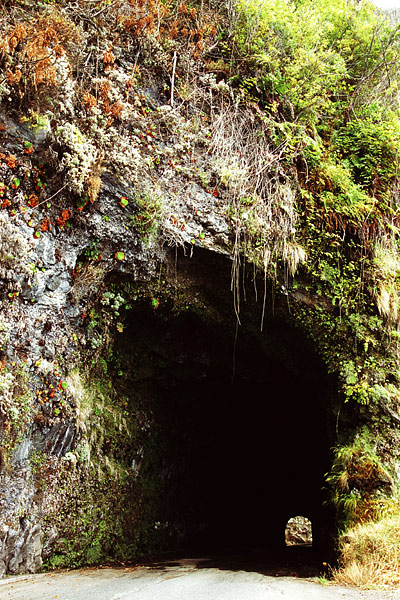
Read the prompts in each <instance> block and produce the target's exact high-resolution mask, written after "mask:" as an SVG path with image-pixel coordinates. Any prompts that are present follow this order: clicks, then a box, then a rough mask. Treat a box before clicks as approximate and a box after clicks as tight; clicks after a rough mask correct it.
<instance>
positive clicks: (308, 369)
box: [113, 252, 337, 552]
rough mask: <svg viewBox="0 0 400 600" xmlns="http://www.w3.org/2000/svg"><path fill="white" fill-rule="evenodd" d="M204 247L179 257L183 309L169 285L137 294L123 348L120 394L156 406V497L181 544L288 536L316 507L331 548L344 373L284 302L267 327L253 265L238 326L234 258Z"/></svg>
mask: <svg viewBox="0 0 400 600" xmlns="http://www.w3.org/2000/svg"><path fill="white" fill-rule="evenodd" d="M198 254H199V256H198V257H197V258H196V257H192V258H189V257H183V256H182V257H180V258H179V259H178V260H177V262H176V263H175V264H174V267H173V268H174V275H175V277H176V281H179V282H180V283H179V284H178V288H179V286H181V287H183V286H184V288H185V293H186V300H187V302H186V303H185V302H183V304H182V305H181V308H180V310H176V309H175V308H174V305H173V303H171V302H170V301H169V300H167V301H165V302H163V301H162V299H161V300H160V301H159V297H162V288H160V293H159V296H158V297H157V298H156V301H154V298H153V299H152V301H151V302H150V301H149V300H148V299H147V300H144V301H137V302H136V303H135V305H134V306H133V309H132V310H131V311H129V315H128V318H127V322H126V326H125V328H124V331H123V333H121V334H120V335H119V336H118V337H117V338H116V341H115V346H114V348H113V353H114V357H116V359H117V362H118V369H119V373H120V374H121V375H120V377H117V378H116V388H117V391H118V395H120V396H124V397H126V399H127V406H128V411H133V412H135V411H138V410H139V411H142V413H143V414H146V415H147V417H146V424H145V426H144V429H145V431H143V432H142V435H141V443H140V449H139V451H138V452H137V453H136V456H135V458H134V468H135V469H137V485H138V486H139V487H140V489H141V493H142V494H143V497H142V502H144V503H145V504H146V505H147V507H148V510H149V514H150V513H151V515H152V518H153V520H154V522H155V527H156V528H158V529H159V530H160V531H161V532H162V537H163V544H165V545H164V547H165V548H167V549H170V550H187V551H191V550H197V549H198V550H202V551H203V550H206V551H207V550H212V549H221V548H230V549H232V548H241V547H250V546H252V547H264V548H266V549H267V548H268V549H270V548H276V549H278V548H281V547H282V546H284V544H285V541H284V532H285V526H286V523H287V521H288V519H289V518H290V517H292V516H293V515H296V514H303V515H305V516H306V517H308V518H309V519H310V520H311V522H312V524H313V539H314V547H315V548H317V549H318V548H321V551H323V552H326V551H327V550H329V549H332V548H329V546H331V544H332V539H333V537H334V535H335V521H334V515H333V513H332V511H331V510H330V509H329V508H327V507H326V506H325V500H326V497H325V495H324V494H325V493H324V491H323V487H324V474H325V473H326V472H327V471H328V470H329V466H330V464H329V461H330V458H331V457H330V448H331V446H332V445H333V443H334V435H335V425H336V424H335V422H334V418H335V416H336V414H335V402H336V401H337V400H336V396H335V385H334V381H333V380H332V379H331V378H330V377H329V376H328V375H327V373H326V371H325V369H324V367H323V365H322V363H321V361H320V359H319V357H318V356H317V355H316V353H315V351H314V350H313V348H312V346H311V344H310V342H309V341H308V340H307V339H306V337H305V336H304V335H303V334H302V333H301V332H300V331H299V330H298V329H296V328H294V327H293V325H292V324H291V323H290V320H289V319H288V318H287V307H286V306H285V303H284V302H283V303H282V304H281V305H279V303H278V304H277V303H276V305H275V309H274V311H273V310H272V306H269V308H268V310H267V312H266V314H265V318H264V323H263V328H262V330H261V327H260V319H261V310H262V300H261V301H260V300H259V301H258V302H256V301H255V297H254V290H252V289H251V286H253V285H254V282H253V281H252V277H251V276H250V277H249V289H248V290H247V301H246V302H242V303H241V309H240V321H241V324H240V326H237V319H236V315H235V310H234V306H233V298H232V293H231V292H230V285H229V284H230V272H231V271H230V269H231V263H230V261H229V260H227V259H225V258H223V257H215V256H211V257H210V256H209V254H210V253H203V252H200V253H198ZM210 261H211V262H212V263H213V261H214V264H211V265H210V264H209V262H210ZM267 304H268V305H270V304H271V303H270V302H269V301H268V299H267ZM285 313H286V314H285Z"/></svg>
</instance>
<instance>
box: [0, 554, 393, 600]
mask: <svg viewBox="0 0 400 600" xmlns="http://www.w3.org/2000/svg"><path fill="white" fill-rule="evenodd" d="M208 564H210V561H209V560H207V559H193V560H191V559H184V560H179V561H174V562H170V563H167V562H164V563H162V562H161V563H157V564H153V565H151V564H150V565H143V566H137V567H120V568H110V567H106V568H96V569H79V570H76V571H64V572H57V573H47V574H40V575H31V576H28V577H25V578H18V577H16V578H11V579H6V580H1V581H0V599H1V600H53V599H55V598H59V599H60V600H314V599H315V600H389V599H390V600H398V599H399V598H400V590H397V591H392V592H389V591H362V590H356V589H349V588H343V587H338V586H324V585H321V584H320V583H317V582H316V581H309V580H307V579H304V578H295V577H285V576H283V577H273V576H271V575H265V574H262V573H259V572H252V571H247V570H245V571H244V570H230V569H228V568H226V567H223V568H217V567H209V566H207V565H208Z"/></svg>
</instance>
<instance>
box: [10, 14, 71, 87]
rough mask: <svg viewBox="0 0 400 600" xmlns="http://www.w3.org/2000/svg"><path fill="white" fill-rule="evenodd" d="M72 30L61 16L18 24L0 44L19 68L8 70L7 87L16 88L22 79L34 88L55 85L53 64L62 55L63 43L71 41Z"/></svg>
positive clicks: (63, 50)
mask: <svg viewBox="0 0 400 600" xmlns="http://www.w3.org/2000/svg"><path fill="white" fill-rule="evenodd" d="M74 37H75V41H76V37H77V35H76V32H75V30H74V27H73V26H72V25H71V24H69V23H68V22H67V21H65V20H64V19H62V18H61V17H56V16H53V17H46V19H45V18H44V17H43V18H42V19H38V20H37V21H36V22H32V23H18V24H17V25H16V26H15V27H14V28H13V29H12V30H11V31H9V32H8V33H6V35H5V37H4V40H3V42H2V43H1V44H0V46H1V49H2V50H3V52H4V53H5V54H8V55H9V56H13V62H14V61H20V62H21V64H22V65H23V66H22V67H19V68H17V67H16V68H15V69H14V71H13V70H12V69H8V70H7V71H6V77H7V81H8V83H9V85H11V86H16V85H18V84H19V82H20V80H21V78H22V77H23V76H25V77H26V79H25V83H26V81H29V82H31V84H32V85H33V86H34V87H37V86H39V85H41V84H44V85H47V86H55V85H57V80H56V70H55V63H56V61H57V60H58V59H59V58H60V57H61V56H62V55H63V54H64V52H65V48H64V44H65V43H67V42H68V41H70V40H71V39H74Z"/></svg>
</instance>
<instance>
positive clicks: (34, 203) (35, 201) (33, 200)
mask: <svg viewBox="0 0 400 600" xmlns="http://www.w3.org/2000/svg"><path fill="white" fill-rule="evenodd" d="M38 204H39V199H38V197H37V196H36V194H31V195H30V196H29V198H28V202H27V205H28V206H30V207H31V208H35V206H37V205H38Z"/></svg>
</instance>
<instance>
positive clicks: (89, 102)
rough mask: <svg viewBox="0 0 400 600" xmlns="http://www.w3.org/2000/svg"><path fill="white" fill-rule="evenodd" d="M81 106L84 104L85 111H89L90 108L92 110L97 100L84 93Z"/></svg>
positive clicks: (91, 95)
mask: <svg viewBox="0 0 400 600" xmlns="http://www.w3.org/2000/svg"><path fill="white" fill-rule="evenodd" d="M83 104H84V106H85V108H86V110H90V109H91V108H94V107H95V106H97V100H96V98H95V97H94V96H93V94H90V93H89V92H85V93H84V94H83Z"/></svg>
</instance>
